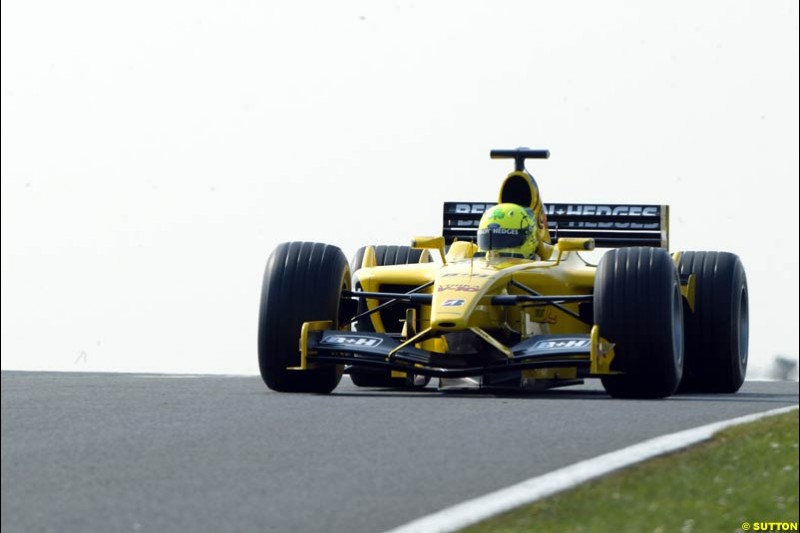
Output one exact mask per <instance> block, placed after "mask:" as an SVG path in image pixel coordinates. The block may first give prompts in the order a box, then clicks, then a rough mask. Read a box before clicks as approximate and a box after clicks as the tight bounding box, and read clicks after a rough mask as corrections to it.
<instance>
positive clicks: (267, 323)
mask: <svg viewBox="0 0 800 533" xmlns="http://www.w3.org/2000/svg"><path fill="white" fill-rule="evenodd" d="M349 288H350V268H349V266H348V264H347V258H346V257H345V255H344V253H343V252H342V251H341V250H340V249H339V248H337V247H336V246H330V245H327V244H320V243H314V242H287V243H283V244H281V245H279V246H278V247H277V248H276V249H275V251H274V252H272V254H271V255H270V256H269V259H268V260H267V266H266V268H265V270H264V281H263V285H262V289H261V307H260V313H259V319H258V366H259V369H260V371H261V378H262V379H263V380H264V383H266V385H267V387H269V388H270V389H272V390H275V391H279V392H314V393H322V394H326V393H329V392H331V391H332V390H333V389H335V388H336V385H338V384H339V380H340V379H341V376H342V367H341V366H337V365H327V366H322V367H319V368H314V369H309V370H289V369H288V368H289V367H294V366H299V365H300V351H299V349H298V342H299V339H300V329H301V327H302V325H303V322H310V321H315V320H330V321H332V322H333V327H332V329H337V328H338V325H339V316H340V310H341V308H342V306H343V303H344V302H343V300H342V290H343V289H349ZM342 314H343V313H342Z"/></svg>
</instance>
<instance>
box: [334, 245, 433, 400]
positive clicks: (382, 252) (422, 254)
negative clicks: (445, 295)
mask: <svg viewBox="0 0 800 533" xmlns="http://www.w3.org/2000/svg"><path fill="white" fill-rule="evenodd" d="M374 248H375V266H389V265H411V264H416V263H430V260H431V259H430V253H429V252H428V250H418V249H415V248H412V247H410V246H385V245H381V246H375V247H374ZM366 249H367V247H366V246H362V247H361V248H359V249H358V250H357V251H356V253H355V255H354V256H353V260H352V261H351V262H350V270H351V271H352V272H353V275H355V273H356V271H357V270H358V269H360V268H361V263H362V261H363V260H364V252H365V251H366ZM366 310H367V307H366V302H365V301H364V300H360V301H359V305H358V312H359V313H362V312H364V311H366ZM356 329H357V330H358V331H371V332H374V331H375V328H374V327H373V325H372V320H370V317H369V316H366V317H364V318H362V319H361V320H359V321H358V322H357V323H356ZM409 378H411V381H413V376H409ZM350 379H351V380H352V381H353V384H354V385H355V386H356V387H391V388H419V387H420V386H419V385H411V384H409V379H408V378H393V377H392V373H391V371H390V370H381V369H366V368H359V369H354V370H351V371H350ZM429 381H430V379H425V380H424V383H425V385H427V384H428V382H429ZM425 385H422V386H423V387H424V386H425Z"/></svg>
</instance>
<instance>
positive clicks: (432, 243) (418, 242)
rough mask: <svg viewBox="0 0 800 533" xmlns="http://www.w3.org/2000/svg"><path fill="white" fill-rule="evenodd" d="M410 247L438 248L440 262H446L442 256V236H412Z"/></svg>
mask: <svg viewBox="0 0 800 533" xmlns="http://www.w3.org/2000/svg"><path fill="white" fill-rule="evenodd" d="M411 247H412V248H418V249H422V250H439V255H440V256H441V258H442V263H444V264H447V260H446V259H445V258H444V237H442V236H441V235H440V236H439V237H414V238H413V239H411Z"/></svg>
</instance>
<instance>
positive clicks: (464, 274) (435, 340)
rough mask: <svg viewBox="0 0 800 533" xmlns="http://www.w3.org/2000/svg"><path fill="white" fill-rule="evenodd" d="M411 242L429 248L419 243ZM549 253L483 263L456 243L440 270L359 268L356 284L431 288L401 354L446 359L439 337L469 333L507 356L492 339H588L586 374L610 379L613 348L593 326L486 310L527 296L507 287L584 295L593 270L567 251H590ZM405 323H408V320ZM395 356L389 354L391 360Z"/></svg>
mask: <svg viewBox="0 0 800 533" xmlns="http://www.w3.org/2000/svg"><path fill="white" fill-rule="evenodd" d="M417 242H425V243H427V242H430V241H428V240H426V239H418V240H417ZM432 247H433V246H432ZM553 249H554V251H557V252H558V254H557V256H556V257H555V258H554V259H552V260H538V261H531V260H525V259H517V258H509V257H501V256H492V255H491V254H489V256H488V257H474V254H475V253H476V247H475V245H474V244H472V243H467V242H455V243H453V244H452V245H451V247H450V250H449V251H448V253H447V256H446V259H447V261H448V262H447V263H446V264H442V263H420V264H411V265H396V266H382V267H377V268H376V267H369V266H366V265H365V264H362V268H360V269H359V270H358V271H357V273H356V276H355V277H356V281H357V283H358V284H360V286H361V289H362V290H363V291H365V292H381V290H382V288H383V287H384V286H386V285H395V286H409V287H418V286H420V285H423V284H425V283H429V282H433V284H432V285H431V286H430V287H429V288H428V289H426V290H425V291H424V293H428V294H432V304H431V305H429V306H428V305H422V306H420V309H419V313H418V314H417V313H414V315H413V316H414V320H415V321H416V324H414V325H413V327H412V328H409V327H408V325H407V324H406V325H404V326H403V327H404V331H405V332H409V331H413V332H417V333H416V334H415V335H405V336H404V338H405V339H406V340H405V342H404V343H402V344H401V347H400V348H402V347H404V346H408V345H415V346H416V347H418V348H421V349H424V350H428V351H431V352H436V353H447V351H448V350H447V343H446V341H445V338H444V337H443V335H444V334H447V333H451V332H457V331H472V332H473V333H475V334H476V335H477V336H478V337H481V338H483V339H484V340H485V341H486V342H487V343H489V344H490V345H492V346H494V347H495V348H497V349H498V350H499V351H500V352H502V353H505V354H506V355H507V356H510V355H511V353H510V350H509V348H508V347H506V346H504V345H503V344H502V343H501V342H500V341H498V340H497V338H496V337H495V335H494V333H495V332H503V331H506V332H513V333H515V334H519V335H520V337H521V338H522V339H526V338H529V337H532V336H534V335H541V334H576V333H583V334H592V333H594V336H593V337H592V363H591V373H592V374H594V375H602V374H608V373H611V371H610V369H609V366H610V363H611V360H612V359H613V347H612V345H611V344H610V343H609V342H607V341H605V340H604V339H602V338H600V336H599V332H598V328H597V326H595V325H593V324H589V323H587V322H584V321H583V320H579V319H577V318H575V317H573V316H571V315H570V314H568V313H565V312H564V311H562V310H561V309H559V308H558V306H554V305H551V304H517V305H508V306H500V305H492V304H491V303H490V302H491V298H492V297H493V296H497V295H514V294H521V295H524V294H527V293H526V292H525V291H524V290H522V289H521V288H519V287H517V286H515V285H514V284H513V283H512V281H514V282H518V283H520V284H522V285H525V286H527V287H531V288H535V289H536V291H538V292H539V293H541V294H543V295H587V294H588V295H591V294H592V293H593V289H594V278H595V271H596V269H595V267H593V266H588V265H586V264H585V263H584V262H583V261H581V260H580V259H579V258H578V257H577V256H576V255H575V253H574V252H572V251H568V250H575V249H582V250H585V249H591V243H588V242H584V241H583V240H576V241H575V242H564V244H563V245H561V246H558V245H557V246H555V247H553ZM367 255H368V254H365V258H366V257H367ZM364 263H366V260H365V261H364ZM366 301H367V307H368V309H373V308H375V307H376V306H377V305H379V303H380V302H378V301H377V300H372V299H367V300H366ZM561 305H562V306H563V307H564V308H566V309H568V310H570V311H572V312H573V313H575V314H578V313H579V308H578V304H577V303H563V304H561ZM370 319H371V321H372V326H373V328H374V330H375V331H376V332H379V333H381V332H385V331H386V330H387V328H386V326H385V325H384V324H383V323H382V321H381V316H380V313H373V314H372V315H370ZM406 319H407V320H408V319H409V314H407V315H406ZM391 326H392V329H393V330H397V329H398V328H397V327H396V326H397V325H395V324H393V325H391ZM400 348H396V349H395V350H394V351H393V352H394V353H396V352H397V351H399V349H400ZM537 372H538V373H534V374H530V375H531V376H534V375H537V376H538V375H542V376H544V375H549V374H548V373H547V371H546V369H545V370H539V371H537ZM553 372H554V373H557V374H558V375H559V376H562V377H563V378H566V377H567V376H574V375H575V369H572V370H570V369H565V368H559V369H558V371H557V372H556V371H555V370H554V371H553ZM554 375H555V374H554Z"/></svg>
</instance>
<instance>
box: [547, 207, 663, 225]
mask: <svg viewBox="0 0 800 533" xmlns="http://www.w3.org/2000/svg"><path fill="white" fill-rule="evenodd" d="M546 214H547V215H550V216H567V217H570V216H572V217H585V218H589V219H591V217H619V218H625V217H631V218H641V217H649V218H656V217H658V216H660V208H659V206H655V205H614V206H611V205H595V204H579V205H573V204H556V205H547V206H546ZM549 226H550V227H556V224H555V223H553V222H551V223H550V224H549ZM558 227H559V228H562V229H566V228H599V229H653V230H657V229H658V228H659V222H592V221H591V220H581V221H570V220H565V221H560V222H559V223H558Z"/></svg>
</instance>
